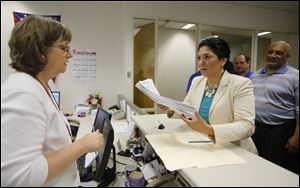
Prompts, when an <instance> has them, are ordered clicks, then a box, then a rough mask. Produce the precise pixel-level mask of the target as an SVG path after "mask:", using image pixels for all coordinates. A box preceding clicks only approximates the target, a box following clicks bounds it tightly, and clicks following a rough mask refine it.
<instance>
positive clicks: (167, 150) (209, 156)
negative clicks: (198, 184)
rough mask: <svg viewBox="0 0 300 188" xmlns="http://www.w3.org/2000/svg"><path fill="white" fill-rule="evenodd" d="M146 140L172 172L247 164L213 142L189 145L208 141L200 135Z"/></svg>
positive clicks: (149, 136)
mask: <svg viewBox="0 0 300 188" xmlns="http://www.w3.org/2000/svg"><path fill="white" fill-rule="evenodd" d="M146 138H147V139H148V141H149V142H150V144H151V145H152V147H153V148H154V150H155V152H156V153H157V154H158V155H159V156H160V158H161V160H162V161H163V162H164V164H165V166H166V168H167V169H168V170H170V171H173V170H178V169H183V168H189V167H198V168H205V167H211V166H221V165H231V164H238V163H246V161H245V160H244V159H242V158H240V157H239V156H237V155H236V154H234V153H232V152H231V151H230V150H228V149H226V148H224V147H223V146H221V145H216V144H213V143H211V142H210V143H207V142H205V143H189V141H195V140H199V141H200V140H202V141H207V139H208V138H207V137H205V135H202V134H199V133H194V132H191V133H172V134H158V135H146Z"/></svg>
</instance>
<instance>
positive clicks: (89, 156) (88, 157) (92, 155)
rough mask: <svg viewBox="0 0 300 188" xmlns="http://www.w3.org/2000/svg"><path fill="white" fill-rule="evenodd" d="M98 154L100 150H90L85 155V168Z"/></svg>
mask: <svg viewBox="0 0 300 188" xmlns="http://www.w3.org/2000/svg"><path fill="white" fill-rule="evenodd" d="M97 156H98V152H90V153H87V154H86V155H85V163H84V168H87V167H89V166H90V165H91V164H92V162H93V161H94V160H95V159H96V157H97Z"/></svg>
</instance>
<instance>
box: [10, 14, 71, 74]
mask: <svg viewBox="0 0 300 188" xmlns="http://www.w3.org/2000/svg"><path fill="white" fill-rule="evenodd" d="M60 37H61V38H62V39H63V40H64V41H67V42H70V41H71V39H72V34H71V31H70V30H69V29H68V28H66V27H64V26H63V25H62V24H61V23H59V22H58V21H56V20H53V19H51V18H45V17H41V16H36V15H31V16H27V17H26V18H25V19H23V20H22V21H20V22H19V23H18V24H17V25H16V26H15V27H14V29H13V31H12V34H11V37H10V40H9V42H8V45H9V48H10V58H11V60H12V62H11V63H10V66H11V67H12V68H13V69H16V70H18V71H21V72H26V73H28V74H30V75H32V76H36V75H37V74H38V73H39V72H41V71H42V70H43V69H44V68H45V66H46V64H47V60H46V59H45V58H43V56H44V55H45V53H46V50H47V49H48V48H49V47H51V46H52V45H53V43H54V42H55V41H56V40H58V39H59V38H60Z"/></svg>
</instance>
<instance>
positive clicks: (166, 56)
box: [155, 29, 197, 101]
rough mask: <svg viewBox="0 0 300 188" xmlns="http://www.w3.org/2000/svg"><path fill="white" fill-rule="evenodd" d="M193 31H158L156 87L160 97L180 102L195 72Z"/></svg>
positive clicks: (194, 35)
mask: <svg viewBox="0 0 300 188" xmlns="http://www.w3.org/2000/svg"><path fill="white" fill-rule="evenodd" d="M195 37H196V34H195V31H186V30H174V29H159V31H158V72H157V78H156V79H155V80H156V83H157V84H156V85H157V88H158V90H159V92H160V94H161V95H162V96H166V97H168V98H171V99H174V100H178V101H182V100H183V99H184V97H185V95H186V93H185V88H186V85H187V82H188V79H189V77H190V75H191V74H193V73H194V72H195V60H196V49H195V47H196V46H197V45H196V39H195Z"/></svg>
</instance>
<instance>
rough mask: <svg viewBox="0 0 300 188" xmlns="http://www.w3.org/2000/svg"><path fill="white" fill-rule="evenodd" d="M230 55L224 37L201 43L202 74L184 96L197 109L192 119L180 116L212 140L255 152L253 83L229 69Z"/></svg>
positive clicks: (200, 67) (199, 50) (185, 101)
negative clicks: (253, 136)
mask: <svg viewBox="0 0 300 188" xmlns="http://www.w3.org/2000/svg"><path fill="white" fill-rule="evenodd" d="M229 57H230V48H229V45H228V44H227V42H226V41H224V40H223V39H221V38H219V37H209V38H205V39H203V40H202V41H201V42H200V44H199V47H198V55H197V58H198V61H199V64H198V66H199V69H200V71H201V74H202V76H199V77H197V78H194V80H193V82H192V85H191V89H190V91H189V92H188V94H187V96H186V98H185V99H184V103H187V104H190V105H192V106H194V107H195V109H196V110H197V111H196V112H195V118H193V119H192V120H191V119H188V118H185V117H184V116H180V118H181V119H182V120H183V121H185V122H186V124H187V125H188V126H190V127H191V128H192V129H193V130H195V131H198V132H200V133H204V134H207V135H208V136H209V138H210V139H211V140H212V141H213V142H214V143H217V144H223V143H229V142H232V143H234V144H236V145H238V146H240V147H242V148H244V149H246V150H248V151H250V152H252V153H255V154H257V150H256V147H255V145H254V143H253V141H252V139H251V135H252V134H253V133H254V129H255V126H254V119H255V109H254V95H253V86H252V82H251V80H250V79H248V78H244V77H241V76H237V75H233V74H230V73H229V72H228V71H232V68H233V67H232V64H231V62H230V61H229ZM162 109H163V110H167V108H165V107H162ZM169 114H170V111H169Z"/></svg>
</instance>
